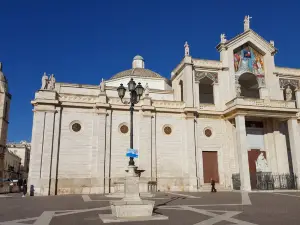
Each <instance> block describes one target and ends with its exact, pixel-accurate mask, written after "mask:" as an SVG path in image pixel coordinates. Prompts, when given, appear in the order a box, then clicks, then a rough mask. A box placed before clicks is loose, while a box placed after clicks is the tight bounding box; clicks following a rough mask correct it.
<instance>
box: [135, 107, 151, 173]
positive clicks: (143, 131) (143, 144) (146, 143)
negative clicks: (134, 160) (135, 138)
mask: <svg viewBox="0 0 300 225" xmlns="http://www.w3.org/2000/svg"><path fill="white" fill-rule="evenodd" d="M151 120H152V114H151V111H144V112H142V113H141V115H140V123H139V132H138V135H139V159H138V161H139V169H140V170H145V172H143V177H151V170H152V161H151V159H152V156H153V151H152V124H151V122H152V121H151Z"/></svg>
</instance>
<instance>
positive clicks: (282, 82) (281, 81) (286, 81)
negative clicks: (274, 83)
mask: <svg viewBox="0 0 300 225" xmlns="http://www.w3.org/2000/svg"><path fill="white" fill-rule="evenodd" d="M279 84H280V88H283V89H284V88H285V87H286V86H287V85H292V86H293V87H295V88H296V89H299V80H292V79H284V78H280V79H279Z"/></svg>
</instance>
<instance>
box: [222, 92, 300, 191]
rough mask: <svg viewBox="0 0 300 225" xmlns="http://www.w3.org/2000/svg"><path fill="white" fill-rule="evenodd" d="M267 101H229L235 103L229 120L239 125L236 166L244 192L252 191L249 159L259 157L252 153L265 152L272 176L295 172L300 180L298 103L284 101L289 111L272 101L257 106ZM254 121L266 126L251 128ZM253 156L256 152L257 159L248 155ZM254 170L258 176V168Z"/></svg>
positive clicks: (229, 112)
mask: <svg viewBox="0 0 300 225" xmlns="http://www.w3.org/2000/svg"><path fill="white" fill-rule="evenodd" d="M250 102H252V104H253V103H254V102H255V103H256V104H253V105H250V106H249V103H250ZM263 102H265V100H262V99H247V98H236V99H234V100H233V101H231V102H229V103H231V104H232V103H233V104H232V105H231V108H229V110H228V114H227V115H228V116H227V119H229V120H231V121H232V123H234V124H235V131H236V152H237V154H236V155H237V159H236V160H237V162H236V163H237V165H238V168H239V174H240V180H241V187H240V188H241V190H244V191H250V190H251V177H250V175H251V168H250V167H249V160H252V161H255V162H256V160H257V156H258V155H259V154H258V153H255V152H253V151H251V150H257V151H258V152H259V153H263V155H264V157H265V160H266V161H267V164H268V165H267V166H268V169H269V171H268V172H270V173H272V174H288V173H294V174H295V175H296V176H297V177H298V176H299V174H300V173H299V172H300V171H299V168H300V167H299V165H300V154H299V152H297V150H296V146H297V145H298V146H299V145H300V142H299V131H298V130H299V127H298V123H297V119H296V118H295V115H296V112H297V110H296V108H295V102H293V101H291V102H284V101H282V102H284V103H285V106H286V105H287V104H289V107H290V108H289V109H287V108H284V109H283V108H282V109H280V108H278V106H280V102H279V101H276V102H272V100H269V104H268V105H263V104H257V103H263ZM227 105H229V104H227ZM274 106H275V107H274ZM279 111H280V113H279ZM253 121H255V122H254V123H257V121H259V123H260V124H262V127H261V128H255V126H251V127H249V122H253ZM256 130H257V131H256ZM249 131H253V132H249ZM298 142H299V143H298ZM289 150H290V151H291V158H292V160H289V157H288V153H289ZM250 153H255V154H254V155H255V156H254V155H253V154H252V155H251V157H250V158H249V156H248V155H249V154H250ZM252 156H253V157H252ZM252 161H251V162H250V163H251V165H252V164H253V163H254V162H252ZM289 165H292V168H293V171H290V169H289ZM252 167H253V165H252ZM290 167H291V166H290ZM252 170H253V168H252ZM253 171H254V173H256V171H255V169H254V170H253ZM253 171H252V172H253ZM252 186H253V185H252ZM252 188H253V187H252Z"/></svg>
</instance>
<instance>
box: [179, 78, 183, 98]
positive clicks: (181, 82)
mask: <svg viewBox="0 0 300 225" xmlns="http://www.w3.org/2000/svg"><path fill="white" fill-rule="evenodd" d="M179 86H180V101H182V102H183V81H182V80H181V81H179Z"/></svg>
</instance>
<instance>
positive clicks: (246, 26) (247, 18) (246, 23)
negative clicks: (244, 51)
mask: <svg viewBox="0 0 300 225" xmlns="http://www.w3.org/2000/svg"><path fill="white" fill-rule="evenodd" d="M250 19H252V17H250V16H249V15H248V16H245V19H244V31H247V30H249V29H250Z"/></svg>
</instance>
